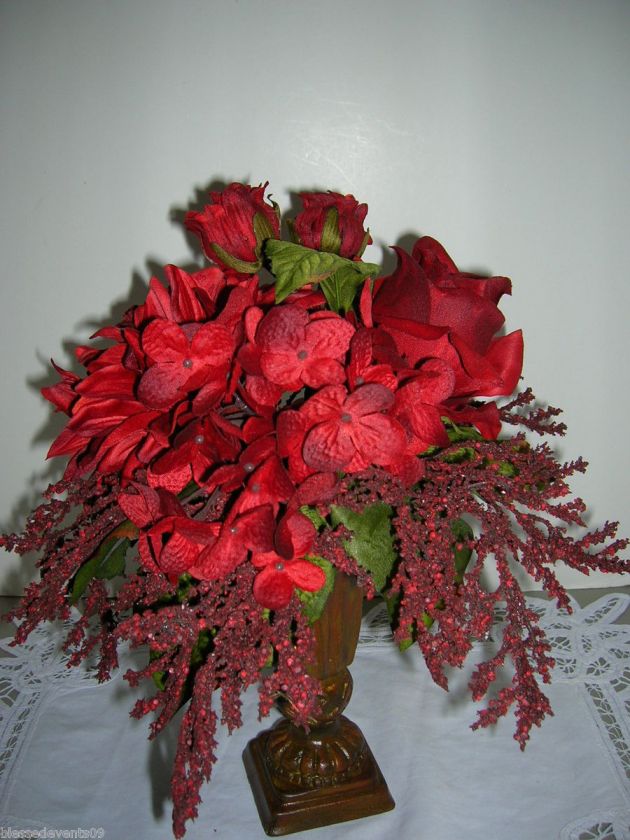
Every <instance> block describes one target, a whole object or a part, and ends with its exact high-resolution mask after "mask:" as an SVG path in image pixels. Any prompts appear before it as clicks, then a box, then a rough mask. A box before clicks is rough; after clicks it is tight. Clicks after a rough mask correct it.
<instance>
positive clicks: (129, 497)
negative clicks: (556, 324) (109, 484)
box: [117, 484, 162, 528]
mask: <svg viewBox="0 0 630 840" xmlns="http://www.w3.org/2000/svg"><path fill="white" fill-rule="evenodd" d="M134 487H135V488H136V490H137V493H121V494H120V495H119V496H118V500H117V501H118V505H119V506H120V508H121V509H122V511H123V513H124V514H125V516H126V517H127V518H128V519H131V521H132V522H133V523H134V525H138V527H140V528H144V527H146V526H147V525H149V524H150V523H151V522H155V521H156V519H158V518H159V517H160V516H161V515H162V509H161V505H160V496H159V494H158V493H157V492H156V491H155V490H153V489H152V488H151V487H147V486H146V485H144V484H134Z"/></svg>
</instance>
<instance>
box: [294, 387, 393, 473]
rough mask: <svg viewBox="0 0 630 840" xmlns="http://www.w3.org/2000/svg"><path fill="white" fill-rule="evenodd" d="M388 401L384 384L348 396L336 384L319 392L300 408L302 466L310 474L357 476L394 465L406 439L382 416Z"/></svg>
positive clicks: (391, 401) (391, 421)
mask: <svg viewBox="0 0 630 840" xmlns="http://www.w3.org/2000/svg"><path fill="white" fill-rule="evenodd" d="M393 403H394V395H393V394H392V392H391V391H390V390H389V389H388V388H386V387H385V386H384V385H378V384H369V385H362V386H361V387H360V388H358V389H357V390H356V391H354V392H353V393H352V394H348V392H347V391H346V389H345V388H344V387H343V386H341V385H330V386H328V387H326V388H322V389H321V391H318V392H317V393H316V394H315V395H314V396H312V397H311V398H310V399H309V400H308V401H307V402H306V403H305V404H304V406H303V407H302V409H301V410H300V413H301V414H303V415H304V417H305V418H306V420H307V427H308V428H309V431H308V432H307V434H306V437H305V439H304V443H303V445H302V455H303V458H304V461H305V463H306V464H307V465H308V466H310V467H312V468H313V469H314V470H322V471H330V470H345V471H347V472H358V471H360V470H363V469H365V468H366V467H368V466H369V465H370V464H377V465H379V466H386V465H387V464H390V463H392V462H393V461H395V460H396V459H397V458H399V457H400V455H401V454H402V453H403V451H404V449H405V446H406V437H405V431H404V429H403V428H402V426H401V425H400V423H398V421H397V420H395V419H394V418H393V417H389V416H387V415H386V414H383V413H382V412H383V411H386V410H387V409H389V408H391V407H392V405H393Z"/></svg>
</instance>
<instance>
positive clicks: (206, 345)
mask: <svg viewBox="0 0 630 840" xmlns="http://www.w3.org/2000/svg"><path fill="white" fill-rule="evenodd" d="M233 353H234V339H233V338H232V336H231V335H230V333H229V332H228V330H227V329H226V328H225V327H224V326H223V325H222V324H216V323H210V324H204V325H203V326H202V327H201V328H200V329H199V330H197V332H196V333H195V336H194V338H193V340H192V342H191V345H190V355H191V357H192V358H193V359H199V361H201V362H203V364H205V365H210V366H212V367H219V366H221V365H225V364H227V363H228V362H229V361H230V360H231V358H232V355H233Z"/></svg>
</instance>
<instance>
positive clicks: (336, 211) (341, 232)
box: [290, 192, 372, 259]
mask: <svg viewBox="0 0 630 840" xmlns="http://www.w3.org/2000/svg"><path fill="white" fill-rule="evenodd" d="M300 198H301V199H302V204H303V205H304V210H303V211H302V212H301V213H299V214H298V215H297V216H296V218H295V220H294V221H293V222H291V223H290V225H291V231H292V233H293V236H294V238H295V240H296V242H297V243H298V244H299V245H303V246H304V247H305V248H314V249H315V250H317V251H328V252H330V253H332V254H339V256H341V257H346V259H354V257H360V256H361V254H363V252H364V251H365V248H366V246H367V245H369V244H370V243H371V242H372V238H371V236H370V232H369V231H367V230H365V229H364V227H363V222H364V221H365V217H366V215H367V209H368V208H367V204H359V202H358V201H357V200H356V198H355V197H354V196H352V195H340V194H339V193H334V192H328V193H300Z"/></svg>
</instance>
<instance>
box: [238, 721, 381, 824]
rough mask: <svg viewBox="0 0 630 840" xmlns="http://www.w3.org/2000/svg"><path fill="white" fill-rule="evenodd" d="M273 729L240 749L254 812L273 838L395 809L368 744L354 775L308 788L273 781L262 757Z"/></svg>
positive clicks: (262, 733)
mask: <svg viewBox="0 0 630 840" xmlns="http://www.w3.org/2000/svg"><path fill="white" fill-rule="evenodd" d="M271 731H272V730H268V731H266V732H261V733H260V735H258V736H257V737H256V738H254V739H253V740H251V741H250V742H249V743H248V744H247V746H246V747H245V750H244V752H243V763H244V765H245V770H246V772H247V778H248V780H249V784H250V787H251V789H252V793H253V795H254V801H255V802H256V807H257V808H258V815H259V817H260V821H261V823H262V826H263V828H264V830H265V832H266V833H267V834H268V835H270V836H271V837H278V836H280V835H284V834H293V833H294V832H296V831H306V830H307V829H311V828H321V827H322V826H325V825H333V824H335V823H341V822H346V821H348V820H356V819H360V818H362V817H370V816H373V815H375V814H381V813H383V812H385V811H391V810H392V808H394V807H395V803H394V800H393V799H392V796H391V794H390V792H389V790H388V788H387V783H386V782H385V779H384V778H383V774H382V773H381V771H380V769H379V766H378V764H377V763H376V759H375V758H374V756H373V755H372V752H371V750H370V748H369V747H368V746H367V744H366V745H365V747H366V755H365V761H364V764H363V768H362V770H361V772H360V773H359V774H358V775H357V776H354V777H353V778H352V779H348V780H346V781H342V782H336V783H335V784H331V785H327V786H322V787H314V788H309V789H306V790H304V789H302V790H299V789H296V788H294V787H291V786H287V785H282V787H280V786H279V785H277V784H276V783H275V782H274V779H273V778H272V773H271V770H270V767H269V765H268V763H267V761H266V760H265V743H266V740H267V738H268V736H269V732H271Z"/></svg>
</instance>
